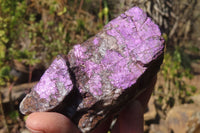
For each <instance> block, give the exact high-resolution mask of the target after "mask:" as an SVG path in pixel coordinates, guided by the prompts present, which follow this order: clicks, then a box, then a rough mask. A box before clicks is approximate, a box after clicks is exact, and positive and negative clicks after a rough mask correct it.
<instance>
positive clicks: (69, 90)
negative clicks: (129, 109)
mask: <svg viewBox="0 0 200 133" xmlns="http://www.w3.org/2000/svg"><path fill="white" fill-rule="evenodd" d="M163 54H164V40H163V39H162V37H161V32H160V30H159V27H158V26H157V25H156V24H155V23H154V22H153V21H151V19H150V18H148V17H147V15H146V13H145V12H143V11H142V10H141V9H140V8H138V7H133V8H131V9H129V10H128V11H126V12H125V13H123V14H121V15H120V16H119V17H117V18H115V19H114V20H112V21H110V22H109V23H108V24H107V25H106V26H105V27H104V29H103V30H102V31H101V32H99V33H98V34H97V35H95V36H94V37H92V38H90V39H89V40H88V41H86V42H84V43H82V44H77V45H75V46H74V47H73V49H72V50H71V51H70V52H69V54H68V55H67V57H65V58H64V57H62V56H58V57H57V58H56V59H55V60H54V61H53V63H52V64H51V66H50V67H49V68H48V69H47V70H46V72H45V73H44V75H43V76H42V77H41V79H40V81H39V83H38V84H37V85H36V86H35V87H34V88H33V89H32V91H31V93H30V94H28V95H27V96H26V97H25V99H24V100H23V101H22V103H21V105H20V109H21V112H22V113H23V114H28V113H31V112H35V111H57V112H60V113H63V114H65V115H66V116H68V117H69V118H70V119H71V120H72V121H73V122H74V123H75V124H76V125H77V126H78V128H79V129H80V130H81V131H82V132H89V131H91V130H92V129H94V127H96V125H98V124H99V123H100V122H101V120H103V119H105V118H107V117H108V116H109V115H110V114H113V113H117V112H118V111H119V110H120V109H121V108H122V107H123V106H125V105H126V103H128V102H129V101H131V100H132V99H135V98H136V97H137V96H138V95H139V94H140V93H141V92H143V91H144V90H145V88H146V87H147V86H148V85H149V84H150V82H151V81H152V78H153V77H154V76H155V75H156V74H157V72H158V70H159V68H160V65H161V64H162V60H163ZM30 102H31V104H30Z"/></svg>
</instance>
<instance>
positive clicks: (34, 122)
mask: <svg viewBox="0 0 200 133" xmlns="http://www.w3.org/2000/svg"><path fill="white" fill-rule="evenodd" d="M26 127H27V128H28V129H29V130H30V131H31V132H33V133H37V132H39V133H40V132H41V133H56V132H59V133H78V132H79V130H78V128H77V127H76V126H75V125H74V124H73V123H72V122H71V121H70V119H68V118H67V117H65V116H64V115H62V114H59V113H55V112H36V113H32V114H30V115H29V116H28V118H27V120H26Z"/></svg>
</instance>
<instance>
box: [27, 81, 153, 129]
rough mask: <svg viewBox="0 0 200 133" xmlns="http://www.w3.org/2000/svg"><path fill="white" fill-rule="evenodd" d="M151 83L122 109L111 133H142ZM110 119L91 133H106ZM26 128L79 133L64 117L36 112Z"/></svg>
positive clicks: (28, 119)
mask: <svg viewBox="0 0 200 133" xmlns="http://www.w3.org/2000/svg"><path fill="white" fill-rule="evenodd" d="M156 79H157V78H156V77H154V79H153V81H152V83H151V84H150V85H149V87H148V88H147V89H146V91H144V92H143V93H142V94H141V95H140V96H139V97H138V98H137V99H136V100H135V101H134V102H133V103H131V104H129V105H128V106H127V107H126V108H124V109H123V110H122V111H121V112H120V114H119V116H118V119H117V122H116V123H115V125H114V127H113V129H112V130H111V133H143V122H144V118H143V114H144V110H145V108H146V106H147V103H148V101H149V98H150V96H151V93H152V91H153V88H154V86H155V83H156ZM111 122H112V117H110V118H108V119H107V120H106V121H105V122H103V123H101V124H100V125H99V126H98V127H97V128H96V129H95V130H94V131H93V132H92V133H107V132H108V130H109V127H110V124H111ZM26 126H27V128H28V129H29V130H30V131H31V132H32V133H80V131H79V130H78V128H77V127H76V125H74V124H73V123H72V122H71V120H70V119H69V118H67V117H66V116H64V115H62V114H59V113H55V112H36V113H32V114H30V115H29V116H28V118H27V120H26Z"/></svg>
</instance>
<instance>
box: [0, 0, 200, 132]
mask: <svg viewBox="0 0 200 133" xmlns="http://www.w3.org/2000/svg"><path fill="white" fill-rule="evenodd" d="M117 1H119V2H117ZM117 1H116V3H113V1H111V0H73V1H71V0H69V1H67V0H48V1H45V0H37V1H36V0H1V1H0V91H1V92H2V93H1V95H0V119H2V120H3V121H2V122H0V129H1V128H2V130H4V131H5V132H20V131H21V130H22V129H23V128H24V123H23V119H24V118H23V116H22V115H21V114H20V113H19V112H18V104H19V101H18V100H17V99H12V97H13V96H12V95H14V94H12V91H13V90H12V89H13V86H16V85H19V84H22V83H30V82H33V81H37V80H39V77H40V76H41V75H42V73H43V72H44V70H45V69H46V68H47V67H48V66H49V64H50V63H51V61H52V59H53V58H54V57H55V56H56V55H57V54H60V53H62V54H67V53H68V51H69V50H70V49H71V47H72V46H73V45H74V44H77V43H81V42H83V41H85V40H86V39H88V38H89V37H91V36H93V35H94V34H95V33H97V32H98V31H99V30H101V29H102V27H103V26H104V25H105V24H106V23H108V21H109V20H111V19H112V18H113V17H115V16H116V15H118V14H120V13H121V12H123V11H124V10H126V9H128V8H130V7H131V6H133V5H138V6H140V7H142V8H144V10H146V11H147V12H148V14H149V15H150V16H151V17H152V18H153V20H154V21H155V22H156V23H158V24H159V25H160V27H161V29H162V31H163V37H164V39H165V42H166V54H165V58H164V62H163V65H162V67H161V71H160V73H159V81H158V82H159V84H158V85H157V87H156V89H155V92H154V95H156V97H157V99H156V104H157V105H158V106H159V107H160V110H161V112H162V113H163V115H164V116H165V115H166V113H167V112H168V110H169V109H170V108H171V107H173V106H175V105H178V104H182V103H187V102H192V101H191V100H190V98H189V97H190V96H191V95H194V94H195V93H199V91H198V88H197V87H196V86H193V85H190V84H189V83H188V82H186V81H188V80H187V79H192V77H193V76H195V75H194V73H193V71H192V69H191V63H192V62H199V60H200V58H199V56H200V54H199V51H200V50H199V48H200V47H199V46H198V45H196V40H197V39H196V36H195V35H194V36H193V34H192V33H193V32H194V31H195V28H194V25H193V24H194V23H195V22H196V21H199V19H198V18H199V17H198V16H199V15H200V13H199V14H198V12H197V13H196V12H195V11H196V10H197V5H198V3H197V1H196V0H188V1H187V0H184V1H181V0H177V1H176V2H172V1H170V2H171V5H167V3H166V1H165V2H163V0H161V2H160V3H158V2H156V1H151V2H152V3H150V4H151V6H152V5H153V7H156V6H158V7H159V8H158V9H157V10H154V8H153V9H152V10H148V8H147V6H146V5H148V3H149V2H150V0H141V1H140V2H136V1H134V0H132V1H131V3H128V0H127V1H126V3H123V2H122V1H120V0H117ZM129 2H130V0H129ZM118 3H119V4H120V5H118ZM159 4H160V5H159ZM155 9H156V8H155ZM5 89H7V90H8V92H9V93H8V95H5V94H3V92H4V90H5ZM5 97H9V101H7V102H4V99H5ZM19 99H20V98H19Z"/></svg>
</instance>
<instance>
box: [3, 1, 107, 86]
mask: <svg viewBox="0 0 200 133" xmlns="http://www.w3.org/2000/svg"><path fill="white" fill-rule="evenodd" d="M87 2H91V1H89V0H88V1H87ZM70 3H71V4H70V5H68V3H65V1H62V0H61V1H58V0H49V1H44V0H38V1H28V0H2V1H1V3H0V73H1V75H0V86H5V85H8V84H9V83H10V82H13V78H12V77H11V76H10V74H9V73H10V72H9V71H11V69H12V68H13V67H14V65H15V64H14V61H15V60H17V61H18V62H20V63H21V64H22V65H24V66H25V67H27V68H28V67H29V66H37V65H38V64H42V65H43V66H45V67H47V66H48V65H49V63H50V62H51V60H52V59H53V58H54V57H55V56H56V55H58V54H67V52H68V51H69V49H71V47H72V46H73V44H76V43H80V42H83V41H84V40H86V39H87V38H89V37H90V36H92V35H94V34H95V33H96V32H97V31H98V30H99V26H98V25H102V24H101V23H100V22H98V20H97V21H94V19H95V16H93V15H92V14H90V13H88V12H84V11H83V10H81V9H77V7H78V6H71V5H73V3H74V2H70ZM74 7H75V8H74ZM104 12H105V11H104ZM104 15H107V16H108V11H107V14H105V13H104ZM107 19H108V17H107ZM106 21H108V20H106ZM96 27H97V28H96Z"/></svg>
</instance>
